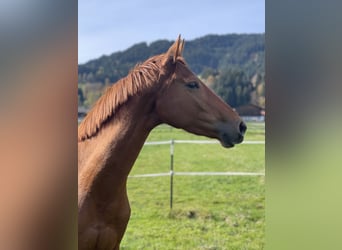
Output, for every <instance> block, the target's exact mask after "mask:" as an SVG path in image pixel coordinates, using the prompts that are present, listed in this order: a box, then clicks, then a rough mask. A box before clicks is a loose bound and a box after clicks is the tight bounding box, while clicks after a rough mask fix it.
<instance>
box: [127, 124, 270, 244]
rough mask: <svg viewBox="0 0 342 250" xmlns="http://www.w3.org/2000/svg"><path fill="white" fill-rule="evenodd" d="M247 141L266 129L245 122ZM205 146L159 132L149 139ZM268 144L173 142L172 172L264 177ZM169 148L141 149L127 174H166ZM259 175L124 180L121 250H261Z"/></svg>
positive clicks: (181, 133) (163, 130)
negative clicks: (125, 220) (127, 210)
mask: <svg viewBox="0 0 342 250" xmlns="http://www.w3.org/2000/svg"><path fill="white" fill-rule="evenodd" d="M247 126H248V132H247V135H246V139H245V140H254V141H255V140H264V139H265V126H264V124H260V123H250V124H247ZM170 139H183V140H208V139H207V138H205V137H199V136H195V135H192V134H189V133H186V132H184V131H182V130H178V129H174V128H170V127H168V126H165V125H164V126H159V127H158V128H156V129H155V130H154V131H152V133H151V134H150V136H149V138H148V141H161V140H170ZM264 150H265V145H263V144H261V145H247V144H245V145H237V146H236V147H234V148H232V149H225V148H223V147H221V146H220V145H219V144H206V145H198V144H176V145H175V158H174V170H175V171H176V172H177V171H178V172H206V171H213V172H224V171H239V172H264V170H265V164H264V161H265V159H264ZM169 165H170V146H169V145H158V146H145V147H144V148H143V150H142V152H141V153H140V155H139V157H138V159H137V161H136V163H135V166H134V167H133V169H132V172H131V175H135V174H146V173H166V172H169V171H170V169H169V168H170V167H169ZM264 181H265V178H264V177H263V176H177V175H176V176H174V200H173V209H172V210H170V208H169V199H170V194H169V193H170V177H169V176H163V177H154V178H129V180H128V196H129V200H130V203H131V209H132V214H131V219H130V222H129V224H128V227H127V231H126V234H125V236H124V239H123V241H122V244H121V247H122V249H262V248H263V245H264V227H265V218H264V212H265V207H264V204H265V190H264Z"/></svg>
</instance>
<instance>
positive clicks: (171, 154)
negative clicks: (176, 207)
mask: <svg viewBox="0 0 342 250" xmlns="http://www.w3.org/2000/svg"><path fill="white" fill-rule="evenodd" d="M174 147H175V141H174V140H173V139H172V140H171V144H170V209H172V203H173V174H174V172H173V154H174Z"/></svg>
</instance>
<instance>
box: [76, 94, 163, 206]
mask: <svg viewBox="0 0 342 250" xmlns="http://www.w3.org/2000/svg"><path fill="white" fill-rule="evenodd" d="M153 96H155V95H149V94H146V95H143V96H136V97H132V98H131V99H130V100H129V101H128V102H127V103H125V104H124V105H122V106H121V107H120V108H119V110H118V111H117V113H116V114H115V115H114V117H113V118H111V119H110V120H109V121H108V122H107V124H106V125H105V126H103V127H102V128H101V130H100V131H99V133H98V134H97V135H96V136H95V137H94V138H91V139H89V140H86V141H84V142H81V143H80V144H79V199H81V203H82V201H83V198H84V197H85V196H86V194H87V193H89V192H90V189H91V193H94V194H95V193H96V194H95V196H97V197H101V196H106V197H103V199H108V197H107V196H108V195H110V193H109V190H113V192H115V190H118V189H121V188H125V185H126V179H127V176H128V174H129V172H130V170H131V168H132V166H133V164H134V162H135V160H136V158H137V156H138V154H139V152H140V150H141V148H142V147H143V145H144V142H145V140H146V138H147V136H148V134H149V132H150V131H151V130H152V129H153V128H154V127H155V126H156V125H158V124H159V121H158V119H157V117H156V115H155V113H154V109H153V107H154V100H153ZM115 185H116V186H115ZM120 187H121V188H120ZM101 190H104V191H105V192H101ZM82 197H83V198H82ZM79 204H80V200H79Z"/></svg>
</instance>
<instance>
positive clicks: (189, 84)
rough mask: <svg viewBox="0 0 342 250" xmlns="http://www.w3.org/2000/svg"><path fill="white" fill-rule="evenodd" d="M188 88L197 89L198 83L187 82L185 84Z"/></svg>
mask: <svg viewBox="0 0 342 250" xmlns="http://www.w3.org/2000/svg"><path fill="white" fill-rule="evenodd" d="M185 85H186V86H187V87H188V88H189V89H198V88H199V84H198V83H197V82H189V83H187V84H185Z"/></svg>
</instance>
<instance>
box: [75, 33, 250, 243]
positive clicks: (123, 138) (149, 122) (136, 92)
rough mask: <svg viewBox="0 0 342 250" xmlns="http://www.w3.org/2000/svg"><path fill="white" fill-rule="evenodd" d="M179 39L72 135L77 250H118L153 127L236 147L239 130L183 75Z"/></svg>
mask: <svg viewBox="0 0 342 250" xmlns="http://www.w3.org/2000/svg"><path fill="white" fill-rule="evenodd" d="M183 48H184V40H181V39H180V36H179V37H178V39H177V40H176V41H175V43H174V44H173V45H172V46H171V47H170V48H169V50H168V51H167V52H166V53H164V54H161V55H157V56H153V57H151V58H150V59H148V60H146V61H145V62H144V63H142V64H138V65H137V66H135V67H134V69H133V70H132V71H131V72H130V73H129V74H128V75H127V76H126V77H124V78H122V79H121V80H119V81H118V82H117V83H116V84H114V85H113V86H112V87H110V88H108V89H107V91H106V92H105V93H104V95H103V96H102V97H101V98H100V99H99V100H98V101H97V102H96V104H95V105H94V107H93V108H92V109H91V110H90V112H89V113H88V115H87V116H86V117H85V118H84V120H83V122H82V123H81V124H80V125H79V128H78V211H79V215H78V244H79V249H119V245H120V241H121V239H122V237H123V235H124V232H125V230H126V226H127V223H128V220H129V217H130V206H129V201H128V198H127V192H126V182H127V177H128V174H129V172H130V170H131V168H132V166H133V164H134V162H135V160H136V158H137V156H138V154H139V152H140V150H141V148H142V147H143V145H144V142H145V140H146V138H147V136H148V134H149V133H150V131H151V130H152V129H153V128H154V127H156V126H157V125H159V124H161V123H167V124H170V125H171V126H174V127H176V128H182V129H184V130H186V131H188V132H190V133H194V134H198V135H204V136H207V137H210V138H217V139H218V140H219V141H220V142H221V144H222V146H224V147H227V148H229V147H233V146H234V144H237V143H241V142H242V140H243V136H244V133H245V131H246V125H245V124H244V123H243V121H242V120H241V118H240V117H239V116H238V115H237V114H236V113H235V111H233V110H232V108H230V107H229V106H228V105H227V104H226V103H225V102H224V101H222V100H221V99H220V98H219V97H218V96H217V95H215V94H214V93H213V92H212V91H211V90H210V89H209V88H208V87H207V86H206V85H205V84H203V83H202V82H201V80H200V79H198V77H197V76H196V75H195V74H194V73H192V72H191V70H190V69H189V68H188V66H187V64H186V63H185V61H184V58H183V57H182V52H183Z"/></svg>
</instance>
